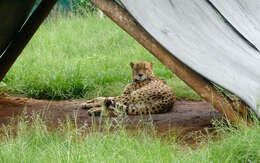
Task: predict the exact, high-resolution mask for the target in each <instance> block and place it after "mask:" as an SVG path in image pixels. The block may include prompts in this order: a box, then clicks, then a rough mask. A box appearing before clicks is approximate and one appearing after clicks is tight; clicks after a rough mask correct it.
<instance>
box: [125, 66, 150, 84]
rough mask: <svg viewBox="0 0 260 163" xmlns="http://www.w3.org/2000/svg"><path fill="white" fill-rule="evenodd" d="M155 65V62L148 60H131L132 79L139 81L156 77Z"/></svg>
mask: <svg viewBox="0 0 260 163" xmlns="http://www.w3.org/2000/svg"><path fill="white" fill-rule="evenodd" d="M153 65H154V63H153V62H152V63H149V62H146V61H142V62H137V63H133V62H130V66H131V68H132V80H133V81H135V82H137V81H144V80H147V79H148V80H149V79H151V78H152V77H154V74H153Z"/></svg>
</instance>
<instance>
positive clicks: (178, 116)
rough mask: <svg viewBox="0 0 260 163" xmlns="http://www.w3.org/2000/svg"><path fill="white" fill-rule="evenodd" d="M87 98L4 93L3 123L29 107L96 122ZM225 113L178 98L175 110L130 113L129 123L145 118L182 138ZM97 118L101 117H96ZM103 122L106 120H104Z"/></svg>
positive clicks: (58, 117)
mask: <svg viewBox="0 0 260 163" xmlns="http://www.w3.org/2000/svg"><path fill="white" fill-rule="evenodd" d="M82 102H83V101H79V100H71V101H47V100H35V99H31V98H21V97H12V96H8V95H0V126H1V125H7V124H9V123H10V119H11V117H16V116H19V115H21V114H22V113H23V111H24V109H26V111H27V113H28V114H29V115H30V114H31V113H32V112H38V113H43V112H45V113H48V114H45V116H47V118H48V119H49V120H50V121H51V122H54V123H55V122H58V121H65V120H66V119H67V118H70V119H71V120H74V119H75V117H76V118H77V122H78V124H85V123H88V124H89V125H91V124H92V120H93V118H92V117H91V116H89V115H88V114H87V110H83V109H80V108H79V106H80V104H81V103H82ZM221 118H222V116H221V114H220V113H219V112H218V111H216V110H215V109H213V108H212V107H211V106H210V105H209V104H208V103H206V102H204V101H199V102H198V101H197V102H196V101H177V102H176V103H175V105H174V106H173V108H172V110H171V111H170V112H167V113H163V114H153V115H146V116H142V117H140V116H128V118H127V123H126V124H127V126H128V127H129V128H135V127H136V126H137V125H138V124H139V123H140V121H141V119H142V122H144V123H145V122H151V119H152V123H153V124H154V125H155V127H156V129H157V131H158V132H159V133H161V134H162V135H163V134H165V133H168V132H169V131H170V130H171V131H176V130H177V131H179V132H182V134H180V135H182V136H181V137H183V136H185V135H186V133H189V132H190V131H201V130H203V129H204V128H210V127H211V126H212V120H213V119H221ZM96 120H97V121H98V120H100V118H99V117H96ZM101 121H102V119H101Z"/></svg>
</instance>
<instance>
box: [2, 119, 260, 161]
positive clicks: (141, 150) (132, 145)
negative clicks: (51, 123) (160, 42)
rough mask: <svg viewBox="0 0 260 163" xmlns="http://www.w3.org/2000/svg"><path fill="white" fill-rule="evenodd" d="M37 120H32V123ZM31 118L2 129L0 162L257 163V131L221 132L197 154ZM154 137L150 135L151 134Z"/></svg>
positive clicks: (140, 135)
mask: <svg viewBox="0 0 260 163" xmlns="http://www.w3.org/2000/svg"><path fill="white" fill-rule="evenodd" d="M35 117H36V118H35ZM46 122H47V121H45V120H43V119H41V118H39V116H34V118H33V121H32V122H29V121H27V120H25V119H23V118H21V119H20V120H19V121H18V125H17V127H14V125H10V126H7V127H5V128H4V127H2V130H1V136H0V139H1V141H0V161H1V162H187V163H190V162H198V163H204V162H205V163H208V162H214V163H215V162H216V163H217V162H219V163H220V162H221V163H222V162H228V163H230V162H234V163H237V162H259V161H260V149H259V146H260V141H259V139H260V126H259V125H258V124H257V125H255V126H254V127H253V128H249V127H246V126H242V127H241V128H240V129H239V130H238V129H233V128H225V127H221V128H219V129H218V130H217V134H219V135H220V138H221V139H220V141H212V139H210V137H209V138H208V142H205V143H204V145H203V146H202V148H200V149H197V150H192V149H190V148H189V147H188V146H181V145H179V144H178V143H177V142H175V141H172V142H169V141H165V140H163V139H161V138H158V137H156V136H155V135H154V134H151V132H142V131H141V129H140V131H141V132H136V133H135V134H130V133H129V132H128V131H127V130H126V129H125V128H124V127H123V125H118V126H120V127H119V128H118V129H117V130H114V131H113V132H111V131H110V127H111V126H112V125H111V124H110V125H109V124H108V125H106V127H107V128H105V129H103V132H95V131H96V130H95V129H93V128H89V127H88V126H83V127H77V125H73V124H72V122H71V121H68V122H67V123H65V124H60V125H59V126H58V127H57V126H56V127H55V130H54V129H49V128H48V127H47V126H46ZM152 133H154V132H152Z"/></svg>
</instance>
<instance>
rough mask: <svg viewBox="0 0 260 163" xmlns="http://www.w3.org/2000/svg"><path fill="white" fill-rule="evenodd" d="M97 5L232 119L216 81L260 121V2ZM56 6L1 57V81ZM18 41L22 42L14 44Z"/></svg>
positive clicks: (33, 20) (135, 0) (45, 8)
mask: <svg viewBox="0 0 260 163" xmlns="http://www.w3.org/2000/svg"><path fill="white" fill-rule="evenodd" d="M12 1H16V2H19V0H12ZM27 1H29V0H27ZM30 2H32V1H30ZM92 2H93V3H94V4H96V6H97V7H99V8H100V9H101V10H103V11H104V13H105V14H107V15H108V16H109V17H110V18H111V19H112V20H113V21H114V22H116V23H117V24H118V25H119V26H121V28H123V29H124V30H125V31H127V32H128V33H129V34H130V35H131V36H133V37H134V38H135V39H136V40H137V41H138V42H139V43H141V44H142V45H143V46H144V47H145V48H146V49H148V50H149V51H150V52H151V53H152V54H153V55H155V56H156V57H157V58H158V59H159V60H160V61H161V62H162V63H164V64H165V65H166V66H168V67H169V68H170V69H171V70H172V71H173V72H174V73H176V74H177V75H178V76H179V77H180V78H181V79H183V80H184V81H185V82H186V83H187V84H188V85H190V86H191V87H192V88H193V89H194V90H195V91H196V92H198V94H199V95H201V96H202V97H203V98H205V99H206V100H207V101H209V102H211V103H212V104H213V106H214V107H215V108H216V109H218V110H220V111H221V112H222V113H223V114H225V115H226V116H227V117H228V118H229V119H232V117H233V116H234V115H233V114H234V113H233V112H232V111H231V110H230V108H228V107H226V105H228V104H231V103H230V101H225V99H224V97H222V96H221V95H220V93H219V92H217V91H216V90H215V88H214V87H213V86H212V83H216V84H218V85H220V86H222V87H223V88H225V89H227V90H229V91H231V92H232V93H234V94H236V95H237V96H239V97H240V98H241V99H242V100H243V101H244V102H245V103H246V104H248V105H249V106H250V108H251V109H252V110H253V111H254V112H255V113H256V114H257V115H258V117H260V112H258V109H259V108H258V107H259V105H258V103H259V101H258V100H260V99H259V98H260V71H259V70H260V68H259V65H260V53H259V51H258V50H259V49H260V45H259V44H260V41H259V40H260V30H259V28H260V26H259V24H260V21H259V20H260V14H257V13H259V11H260V3H259V1H258V0H248V1H243V0H230V1H227V2H223V1H215V0H210V1H206V0H160V1H158V0H142V1H141V0H121V3H120V5H117V4H116V3H115V2H114V1H112V0H92ZM54 3H55V1H53V0H49V1H48V0H43V1H42V3H41V4H40V6H39V7H38V9H37V10H36V11H35V13H33V15H32V16H31V17H30V18H29V21H28V22H26V24H28V26H29V27H33V28H25V27H26V24H25V25H24V26H23V28H25V30H24V31H25V32H26V31H27V37H24V36H25V34H24V32H23V28H22V29H21V30H20V32H19V33H18V34H17V36H16V38H15V37H12V38H13V41H12V44H11V45H10V46H9V47H8V48H7V50H5V49H4V50H5V53H3V55H2V57H1V58H0V74H2V75H0V77H1V78H0V80H1V79H2V78H3V76H4V74H5V73H6V72H7V70H8V69H9V68H10V67H11V65H12V63H13V62H14V61H15V59H16V57H17V56H18V55H17V54H18V53H20V52H21V50H22V49H23V47H24V46H25V45H26V43H27V42H28V41H29V39H30V38H29V37H28V31H30V32H29V35H31V36H32V35H33V33H34V32H35V31H36V30H37V28H38V26H39V25H40V23H41V22H42V20H43V19H44V18H45V17H46V15H47V14H48V12H49V11H50V9H51V8H52V6H53V5H54ZM28 6H29V5H28ZM122 6H123V8H122ZM220 15H222V16H220ZM39 17H40V20H39ZM23 20H24V19H23ZM30 24H36V25H33V26H30ZM0 29H1V25H0ZM17 29H19V28H18V27H16V32H17ZM14 31H15V30H14ZM17 38H18V40H19V41H15V40H17ZM21 42H24V44H23V45H21ZM10 48H11V50H9V49H10ZM12 48H13V49H12ZM16 49H21V50H20V51H19V50H16ZM0 50H3V49H0ZM10 51H11V53H10ZM14 55H16V57H11V56H14ZM10 57H11V58H13V59H12V60H11V61H10V59H9V58H10ZM5 65H8V66H5ZM3 69H5V70H4V71H2V70H3ZM231 105H232V104H231ZM233 120H234V119H233Z"/></svg>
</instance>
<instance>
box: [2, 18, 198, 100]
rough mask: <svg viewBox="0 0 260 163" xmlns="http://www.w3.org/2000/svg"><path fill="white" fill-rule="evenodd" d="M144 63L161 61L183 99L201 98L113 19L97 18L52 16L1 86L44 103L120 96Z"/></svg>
mask: <svg viewBox="0 0 260 163" xmlns="http://www.w3.org/2000/svg"><path fill="white" fill-rule="evenodd" d="M141 60H147V61H154V62H156V64H155V74H156V75H157V76H158V77H160V78H162V79H165V80H166V81H167V82H168V83H169V84H170V85H171V86H172V87H173V89H174V91H175V92H176V94H177V97H178V98H182V99H193V100H198V99H200V98H199V97H198V95H196V93H194V92H193V91H192V90H191V89H190V88H189V87H187V86H186V85H185V84H184V83H183V82H182V81H180V80H179V79H178V78H177V77H176V76H175V75H173V74H172V73H171V72H170V71H169V70H168V69H167V68H166V67H165V66H164V65H162V64H161V63H160V62H159V61H158V60H156V59H155V58H154V57H153V56H152V55H151V54H149V52H147V51H146V50H145V49H144V48H143V47H142V46H141V45H139V44H138V43H137V42H136V41H135V40H134V39H132V38H131V37H130V36H128V34H126V33H125V32H124V31H122V30H121V29H120V28H119V27H118V26H117V25H115V24H114V23H113V22H112V21H111V20H110V19H108V18H105V19H100V18H98V16H95V15H92V16H79V15H73V14H71V15H70V16H63V15H56V16H52V17H50V18H49V19H48V20H47V21H46V22H45V23H44V24H43V25H42V26H41V27H40V29H39V30H38V31H37V33H36V34H35V36H34V37H33V38H32V40H31V41H30V43H29V44H28V45H27V47H26V48H25V50H24V51H23V53H22V55H21V56H20V57H19V58H18V60H17V62H16V63H15V64H14V66H13V67H12V69H11V70H10V71H9V73H8V74H7V76H6V77H5V78H4V80H3V82H4V83H5V85H6V86H5V87H4V86H3V84H2V86H0V87H1V89H4V90H5V91H8V92H10V93H12V94H17V95H22V96H27V97H33V98H38V99H70V98H93V97H96V96H116V95H119V94H120V93H121V92H122V91H123V88H124V87H125V85H126V84H127V83H128V82H131V77H130V76H131V71H130V66H129V62H130V61H141Z"/></svg>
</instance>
